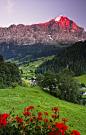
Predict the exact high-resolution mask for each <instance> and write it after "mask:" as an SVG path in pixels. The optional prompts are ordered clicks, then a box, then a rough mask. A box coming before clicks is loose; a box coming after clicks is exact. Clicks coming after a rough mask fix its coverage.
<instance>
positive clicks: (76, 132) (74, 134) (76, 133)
mask: <svg viewBox="0 0 86 135" xmlns="http://www.w3.org/2000/svg"><path fill="white" fill-rule="evenodd" d="M71 133H72V134H71V135H80V133H79V132H78V131H77V130H73V131H72V132H71Z"/></svg>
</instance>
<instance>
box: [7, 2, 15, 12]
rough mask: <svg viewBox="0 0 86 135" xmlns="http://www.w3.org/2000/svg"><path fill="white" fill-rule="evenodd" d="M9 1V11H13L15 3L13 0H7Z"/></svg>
mask: <svg viewBox="0 0 86 135" xmlns="http://www.w3.org/2000/svg"><path fill="white" fill-rule="evenodd" d="M6 1H7V4H8V5H7V10H8V13H12V11H13V6H14V3H13V1H12V0H6Z"/></svg>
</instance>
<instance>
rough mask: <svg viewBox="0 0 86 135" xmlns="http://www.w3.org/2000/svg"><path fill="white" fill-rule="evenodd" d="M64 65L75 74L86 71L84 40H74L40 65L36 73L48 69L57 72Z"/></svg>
mask: <svg viewBox="0 0 86 135" xmlns="http://www.w3.org/2000/svg"><path fill="white" fill-rule="evenodd" d="M66 67H67V68H69V69H70V70H72V71H74V73H75V75H82V74H84V73H86V41H84V42H81V41H80V42H76V43H75V44H73V45H72V46H70V47H67V48H65V49H64V50H62V51H61V52H59V53H57V54H56V56H55V57H54V58H53V59H52V60H49V61H47V62H44V63H43V64H42V65H40V66H39V67H38V68H37V70H36V73H44V72H45V71H46V70H48V69H49V70H51V71H52V72H54V73H58V72H60V71H61V70H62V69H63V68H66Z"/></svg>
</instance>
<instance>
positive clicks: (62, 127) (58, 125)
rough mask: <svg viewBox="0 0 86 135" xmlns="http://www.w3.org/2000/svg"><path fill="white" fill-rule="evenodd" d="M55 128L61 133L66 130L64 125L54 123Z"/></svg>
mask: <svg viewBox="0 0 86 135" xmlns="http://www.w3.org/2000/svg"><path fill="white" fill-rule="evenodd" d="M55 126H56V128H59V130H60V131H61V132H64V131H66V130H68V129H67V126H66V125H65V124H64V123H57V122H56V123H55Z"/></svg>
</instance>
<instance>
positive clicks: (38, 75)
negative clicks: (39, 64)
mask: <svg viewBox="0 0 86 135" xmlns="http://www.w3.org/2000/svg"><path fill="white" fill-rule="evenodd" d="M43 78H44V76H43V75H42V74H37V75H36V81H37V85H39V86H42V81H43Z"/></svg>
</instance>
